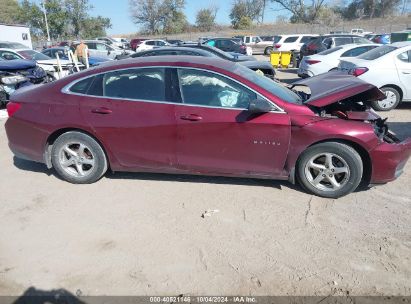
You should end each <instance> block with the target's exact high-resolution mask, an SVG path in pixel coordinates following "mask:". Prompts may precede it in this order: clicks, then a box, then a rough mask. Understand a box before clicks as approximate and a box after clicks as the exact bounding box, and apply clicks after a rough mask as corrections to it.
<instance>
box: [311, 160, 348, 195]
mask: <svg viewBox="0 0 411 304" xmlns="http://www.w3.org/2000/svg"><path fill="white" fill-rule="evenodd" d="M304 173H305V176H306V178H307V180H308V182H309V183H310V184H311V185H313V186H314V187H315V188H317V189H319V190H322V191H336V190H338V189H341V188H342V187H343V186H345V185H346V184H347V182H348V181H349V179H350V168H349V166H348V164H347V162H346V161H345V160H344V159H343V158H342V157H340V156H339V155H337V154H334V153H319V154H316V155H314V156H313V157H311V158H310V160H309V161H308V162H307V164H306V165H305V168H304Z"/></svg>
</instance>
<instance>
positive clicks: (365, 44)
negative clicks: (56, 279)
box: [338, 41, 382, 49]
mask: <svg viewBox="0 0 411 304" xmlns="http://www.w3.org/2000/svg"><path fill="white" fill-rule="evenodd" d="M369 45H372V46H374V45H375V46H376V47H378V46H381V45H382V44H379V43H372V42H371V41H370V43H361V44H355V43H349V44H343V45H340V46H338V47H339V48H341V49H351V48H354V47H361V46H369Z"/></svg>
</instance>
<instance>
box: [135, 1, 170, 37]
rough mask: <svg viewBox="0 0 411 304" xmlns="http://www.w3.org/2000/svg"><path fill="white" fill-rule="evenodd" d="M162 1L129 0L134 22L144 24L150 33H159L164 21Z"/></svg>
mask: <svg viewBox="0 0 411 304" xmlns="http://www.w3.org/2000/svg"><path fill="white" fill-rule="evenodd" d="M162 2H163V1H161V0H129V6H130V12H131V18H132V19H133V21H134V23H136V24H141V25H143V26H144V28H145V30H147V31H148V32H149V33H150V34H156V33H158V32H159V31H160V27H161V22H162V21H163V6H162Z"/></svg>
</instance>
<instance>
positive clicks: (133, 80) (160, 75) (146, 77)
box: [103, 68, 166, 101]
mask: <svg viewBox="0 0 411 304" xmlns="http://www.w3.org/2000/svg"><path fill="white" fill-rule="evenodd" d="M165 90H166V85H165V70H164V69H163V68H148V69H129V70H121V71H115V72H109V73H106V74H105V75H104V79H103V91H104V96H106V97H115V98H124V99H136V100H152V101H166V97H165V96H166V94H165Z"/></svg>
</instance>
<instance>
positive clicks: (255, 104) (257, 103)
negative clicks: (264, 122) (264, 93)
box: [248, 98, 273, 114]
mask: <svg viewBox="0 0 411 304" xmlns="http://www.w3.org/2000/svg"><path fill="white" fill-rule="evenodd" d="M272 109H273V107H272V106H271V105H270V104H269V103H268V102H267V101H265V100H264V99H259V98H257V99H256V100H253V101H251V102H250V105H249V106H248V112H249V113H252V114H262V113H268V112H270V111H271V110H272Z"/></svg>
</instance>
